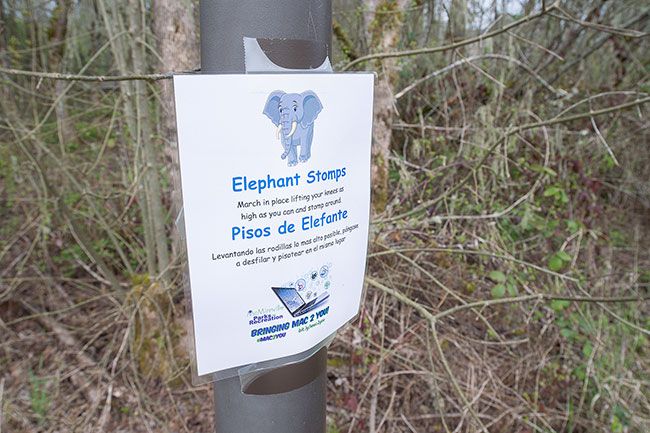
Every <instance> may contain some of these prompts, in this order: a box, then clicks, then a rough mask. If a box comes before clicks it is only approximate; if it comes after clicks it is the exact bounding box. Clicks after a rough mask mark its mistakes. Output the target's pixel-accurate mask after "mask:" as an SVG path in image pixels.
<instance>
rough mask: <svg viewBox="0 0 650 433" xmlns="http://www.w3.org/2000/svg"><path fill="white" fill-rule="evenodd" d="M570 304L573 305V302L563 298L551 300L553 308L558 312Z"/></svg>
mask: <svg viewBox="0 0 650 433" xmlns="http://www.w3.org/2000/svg"><path fill="white" fill-rule="evenodd" d="M569 305H571V302H569V301H565V300H562V299H556V300H554V301H551V309H552V310H553V311H555V312H556V313H559V312H560V311H562V310H564V309H566V308H567V307H568V306H569Z"/></svg>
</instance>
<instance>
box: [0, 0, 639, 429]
mask: <svg viewBox="0 0 650 433" xmlns="http://www.w3.org/2000/svg"><path fill="white" fill-rule="evenodd" d="M483 3H485V4H483ZM483 3H481V2H469V1H468V2H464V1H460V0H452V1H449V2H434V1H421V0H414V1H398V0H381V1H379V0H378V1H374V0H373V1H370V0H368V1H361V0H340V1H336V2H334V35H335V38H334V47H333V48H334V49H333V58H334V61H335V64H336V69H338V70H373V71H376V72H377V74H378V75H377V76H378V85H377V91H376V101H375V106H376V108H375V132H374V144H373V145H374V146H375V147H374V149H373V176H374V178H373V182H374V187H373V193H374V195H373V206H374V211H373V216H372V222H371V229H370V244H369V255H368V264H367V275H366V293H365V300H364V302H363V306H362V309H361V312H360V315H359V318H358V319H357V320H356V321H354V323H353V324H352V325H350V326H348V327H347V328H346V329H345V330H344V331H342V332H340V333H339V335H338V336H337V337H336V339H335V340H334V342H333V343H332V344H331V346H330V349H329V360H328V365H329V369H328V433H345V432H348V433H352V432H371V433H377V432H387V433H392V432H396V433H397V432H399V433H402V432H404V433H413V432H419V433H421V432H446V433H449V432H481V431H483V432H504V433H505V432H508V433H510V432H512V433H533V432H540V433H548V432H558V433H559V432H575V433H591V432H612V433H624V432H625V433H644V432H647V431H650V345H649V338H650V315H649V313H650V305H649V304H648V300H649V298H650V148H649V143H650V140H649V139H650V129H649V127H650V123H649V120H648V109H649V107H650V80H649V78H650V76H649V73H650V49H649V48H650V45H649V44H648V35H649V33H648V32H649V31H650V9H648V5H647V4H645V2H643V1H636V0H634V1H633V0H631V1H626V2H614V1H604V0H592V1H587V0H572V1H567V2H556V3H551V2H540V1H527V2H521V4H520V6H521V7H520V8H517V9H516V12H508V10H509V9H508V8H507V7H504V8H501V9H499V8H500V7H501V6H500V4H499V3H500V2H493V5H490V6H488V3H490V4H492V2H483ZM503 3H504V5H505V4H506V3H508V2H503ZM511 3H512V2H511ZM53 4H55V6H52V5H50V4H45V5H40V6H38V7H31V2H21V1H11V2H7V1H0V5H1V6H2V8H1V9H0V11H1V12H2V14H1V17H2V23H3V29H2V32H1V33H2V38H0V39H1V40H0V60H1V61H2V63H1V64H0V83H1V87H0V221H1V223H0V335H1V336H2V338H1V339H0V409H1V410H0V432H5V431H6V432H33V431H42V432H67V431H80V432H81V431H84V432H85V431H116V432H140V431H142V432H197V431H206V432H207V431H212V428H213V427H212V419H211V418H212V404H213V403H212V394H211V387H210V386H208V385H204V386H199V387H194V386H192V385H191V373H190V361H189V357H188V347H189V342H188V338H189V337H188V334H187V331H186V330H187V329H188V327H189V323H188V318H187V316H186V311H185V298H184V293H183V289H184V284H185V282H184V269H185V253H184V247H183V245H182V241H181V240H180V236H179V234H178V228H177V227H176V224H175V221H176V216H177V210H178V204H177V203H176V198H175V191H176V182H177V179H176V176H177V175H176V174H175V171H174V166H175V161H176V157H175V153H174V152H175V148H174V146H173V144H174V143H173V142H174V138H170V136H169V133H168V129H166V128H167V126H166V125H168V123H166V116H167V115H166V113H165V110H166V108H164V107H165V105H166V104H169V101H167V100H165V98H166V95H168V93H166V92H167V90H165V86H167V85H168V84H165V83H168V80H167V78H168V75H166V73H167V72H169V71H167V70H164V69H161V68H162V67H161V66H160V65H158V64H157V63H156V60H155V56H156V53H157V52H158V50H160V48H159V44H160V41H159V40H158V39H157V38H156V34H155V31H154V30H153V29H150V28H148V26H147V22H146V20H145V19H142V20H141V21H140V20H138V19H137V16H138V14H140V17H142V18H145V17H150V16H151V15H152V14H155V13H156V11H155V10H151V9H148V6H147V5H146V4H145V3H142V2H133V1H131V0H128V1H127V0H125V1H120V2H113V4H111V3H105V2H102V1H98V2H90V1H85V0H81V1H79V2H67V1H61V2H53ZM517 4H519V2H517ZM127 6H129V7H131V9H129V8H127ZM136 6H137V7H136ZM133 7H136V9H133ZM138 8H139V9H138ZM142 8H144V9H142ZM128 11H131V12H128ZM133 11H137V13H135V12H133ZM62 14H65V16H66V19H65V20H63V19H61V16H62ZM129 14H132V15H135V16H136V18H135V19H133V17H132V16H130V15H129ZM62 26H63V27H62ZM143 41H144V42H146V43H143ZM43 72H50V73H52V74H51V75H48V74H43ZM161 72H162V73H163V74H162V75H148V74H152V73H156V74H157V73H161ZM56 74H70V75H71V76H56ZM130 74H139V75H141V76H140V77H139V78H141V79H138V80H132V79H128V80H121V79H118V80H106V79H105V78H102V77H105V76H114V75H130ZM80 76H85V77H89V79H87V80H81V79H80V78H82V77H80ZM93 77H94V78H93ZM131 78H133V77H131Z"/></svg>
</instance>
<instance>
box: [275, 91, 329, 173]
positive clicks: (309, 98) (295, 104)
mask: <svg viewBox="0 0 650 433" xmlns="http://www.w3.org/2000/svg"><path fill="white" fill-rule="evenodd" d="M322 109H323V104H321V102H320V99H318V96H316V94H315V93H314V92H312V91H311V90H307V91H306V92H302V93H286V92H283V91H281V90H276V91H275V92H273V93H271V94H270V95H269V97H268V99H267V100H266V105H265V106H264V114H266V115H267V116H268V118H269V119H271V122H273V124H274V125H275V126H276V127H277V128H278V130H277V132H276V138H277V139H279V140H281V141H282V147H283V148H284V153H282V155H281V158H282V159H285V158H287V157H288V165H289V167H292V166H294V165H296V164H297V163H298V150H297V147H298V146H300V162H306V161H308V160H309V158H310V157H311V143H312V141H313V139H314V121H315V120H316V118H317V117H318V114H319V113H320V112H321V110H322Z"/></svg>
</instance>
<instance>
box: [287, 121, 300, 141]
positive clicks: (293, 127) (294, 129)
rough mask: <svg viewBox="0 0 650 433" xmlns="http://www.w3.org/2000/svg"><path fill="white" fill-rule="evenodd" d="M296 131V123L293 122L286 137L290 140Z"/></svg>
mask: <svg viewBox="0 0 650 433" xmlns="http://www.w3.org/2000/svg"><path fill="white" fill-rule="evenodd" d="M296 129H298V122H296V121H294V122H293V123H292V124H291V131H289V135H287V138H291V136H292V135H293V134H295V133H296Z"/></svg>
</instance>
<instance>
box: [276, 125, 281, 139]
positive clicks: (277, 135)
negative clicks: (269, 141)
mask: <svg viewBox="0 0 650 433" xmlns="http://www.w3.org/2000/svg"><path fill="white" fill-rule="evenodd" d="M280 132H282V124H280V125H278V129H277V131H275V138H276V139H278V140H279V139H280Z"/></svg>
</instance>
